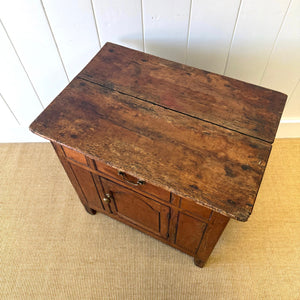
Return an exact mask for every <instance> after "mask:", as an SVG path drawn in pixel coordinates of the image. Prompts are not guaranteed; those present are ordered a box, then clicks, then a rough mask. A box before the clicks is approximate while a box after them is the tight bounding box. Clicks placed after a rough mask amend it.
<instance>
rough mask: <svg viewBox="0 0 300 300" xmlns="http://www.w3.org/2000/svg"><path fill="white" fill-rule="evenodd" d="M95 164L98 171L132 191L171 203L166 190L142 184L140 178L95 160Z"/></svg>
mask: <svg viewBox="0 0 300 300" xmlns="http://www.w3.org/2000/svg"><path fill="white" fill-rule="evenodd" d="M95 164H96V168H97V170H98V171H100V172H102V173H103V174H106V175H108V176H110V177H113V178H115V179H117V180H120V181H122V182H123V183H125V184H126V185H127V186H128V187H130V188H131V189H134V190H136V191H142V192H144V193H147V194H150V195H153V196H156V197H158V198H159V199H161V200H164V201H167V202H169V201H170V193H169V192H168V191H166V190H164V189H161V188H159V187H156V186H154V185H152V184H150V183H148V182H141V181H139V179H138V178H136V177H133V176H131V175H128V174H126V173H125V172H119V171H118V170H117V169H114V168H112V167H109V166H108V165H106V164H104V163H101V162H99V161H97V160H95Z"/></svg>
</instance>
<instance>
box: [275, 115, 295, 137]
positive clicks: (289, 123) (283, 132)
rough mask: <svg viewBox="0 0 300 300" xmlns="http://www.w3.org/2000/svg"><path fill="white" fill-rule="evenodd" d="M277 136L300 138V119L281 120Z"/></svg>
mask: <svg viewBox="0 0 300 300" xmlns="http://www.w3.org/2000/svg"><path fill="white" fill-rule="evenodd" d="M276 138H300V119H294V120H288V119H286V120H285V119H283V120H281V122H280V125H279V127H278V131H277V134H276Z"/></svg>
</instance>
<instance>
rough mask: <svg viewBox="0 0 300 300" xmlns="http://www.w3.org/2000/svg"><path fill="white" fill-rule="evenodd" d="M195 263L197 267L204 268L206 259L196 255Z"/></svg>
mask: <svg viewBox="0 0 300 300" xmlns="http://www.w3.org/2000/svg"><path fill="white" fill-rule="evenodd" d="M194 263H195V265H196V266H197V267H200V268H203V267H204V265H205V261H202V260H201V259H199V258H197V257H194Z"/></svg>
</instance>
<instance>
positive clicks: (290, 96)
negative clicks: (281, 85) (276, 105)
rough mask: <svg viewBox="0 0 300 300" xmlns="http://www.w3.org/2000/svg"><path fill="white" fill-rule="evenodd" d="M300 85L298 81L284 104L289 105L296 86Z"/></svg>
mask: <svg viewBox="0 0 300 300" xmlns="http://www.w3.org/2000/svg"><path fill="white" fill-rule="evenodd" d="M299 84H300V79H299V80H298V82H297V83H296V84H295V86H294V88H293V89H292V91H291V93H290V94H289V95H288V96H289V97H288V99H287V102H286V105H287V104H288V103H289V101H290V100H291V99H292V97H293V94H294V93H295V91H296V89H297V87H298V85H299Z"/></svg>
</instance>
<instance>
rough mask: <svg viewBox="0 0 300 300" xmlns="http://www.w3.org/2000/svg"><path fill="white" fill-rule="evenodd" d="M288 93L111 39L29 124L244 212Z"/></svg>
mask: <svg viewBox="0 0 300 300" xmlns="http://www.w3.org/2000/svg"><path fill="white" fill-rule="evenodd" d="M188 78H189V79H188ZM151 87H152V88H151ZM285 98H286V96H284V95H283V94H281V93H278V92H274V91H270V90H267V89H264V88H260V87H257V86H253V85H249V84H247V83H243V82H240V81H237V80H233V79H229V78H227V77H223V76H220V75H216V74H212V73H208V72H204V71H201V70H198V69H194V68H191V67H187V66H183V65H180V64H177V63H173V62H169V61H166V60H163V59H160V58H157V57H154V56H151V55H147V54H144V53H141V52H138V51H134V50H130V49H127V48H124V47H121V46H118V45H114V44H110V43H108V44H106V45H105V46H104V47H103V48H102V50H101V51H100V52H99V53H98V54H97V55H96V57H94V59H93V60H92V61H91V63H89V64H88V65H87V67H86V68H85V69H84V70H83V71H82V72H81V73H80V74H79V75H78V76H77V77H76V78H75V79H74V80H73V81H72V82H71V83H70V84H69V85H68V86H67V87H66V88H65V89H64V90H63V91H62V93H61V94H60V95H59V96H58V97H57V98H56V99H55V100H54V101H53V102H52V103H51V104H50V105H49V106H48V107H47V108H46V109H45V110H44V111H43V112H42V114H41V115H40V116H39V117H38V118H37V119H36V120H35V121H34V122H33V123H32V124H31V126H30V129H31V130H32V131H33V132H35V133H36V134H38V135H40V136H42V137H45V138H46V139H49V140H52V141H55V142H57V143H60V144H62V145H64V146H67V147H69V148H72V149H75V150H76V151H79V152H81V153H83V154H85V155H87V156H89V157H91V158H92V159H98V160H100V161H102V162H104V163H106V164H108V165H110V166H112V167H114V168H117V169H119V170H121V171H124V172H126V173H128V174H130V175H132V176H135V177H137V178H139V179H141V180H144V181H146V182H149V183H151V184H153V185H156V186H159V187H162V188H164V189H166V190H168V191H170V192H173V193H175V194H177V195H179V196H181V197H185V198H188V199H191V200H193V201H195V202H197V203H199V204H201V205H203V206H206V207H209V208H211V209H213V210H215V211H217V212H220V213H222V214H224V215H226V216H229V217H231V218H235V219H237V220H240V221H246V220H247V219H248V217H249V215H250V214H251V212H252V209H253V205H254V203H255V198H256V195H257V192H258V189H259V186H260V182H261V179H262V176H263V173H264V170H265V167H266V163H267V160H268V157H269V153H270V150H271V144H270V142H271V141H272V140H273V139H274V136H275V133H276V130H277V126H278V122H279V119H280V115H281V112H282V110H283V105H284V102H285ZM240 114H241V115H240ZM245 115H247V117H245Z"/></svg>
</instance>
